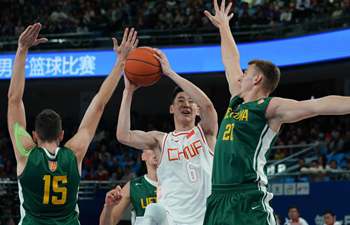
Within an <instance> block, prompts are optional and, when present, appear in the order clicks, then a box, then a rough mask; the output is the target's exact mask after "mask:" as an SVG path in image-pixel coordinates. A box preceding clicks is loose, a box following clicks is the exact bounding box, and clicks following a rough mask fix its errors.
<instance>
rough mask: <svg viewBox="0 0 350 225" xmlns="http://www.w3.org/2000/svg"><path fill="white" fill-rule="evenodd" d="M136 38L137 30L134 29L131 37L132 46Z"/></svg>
mask: <svg viewBox="0 0 350 225" xmlns="http://www.w3.org/2000/svg"><path fill="white" fill-rule="evenodd" d="M136 39H137V31H136V30H135V32H134V34H133V35H132V39H131V44H132V46H134V44H135V41H136Z"/></svg>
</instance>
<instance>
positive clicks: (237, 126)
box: [212, 96, 277, 188]
mask: <svg viewBox="0 0 350 225" xmlns="http://www.w3.org/2000/svg"><path fill="white" fill-rule="evenodd" d="M270 100H271V98H265V99H260V100H256V101H252V102H247V103H243V99H242V98H240V97H239V96H236V97H234V98H232V99H231V101H230V104H229V107H228V109H227V111H226V114H225V117H224V119H223V120H222V122H221V125H220V130H219V135H218V139H217V142H216V146H215V156H214V164H213V175H212V183H213V188H215V187H218V188H219V187H220V186H222V185H237V184H243V183H252V182H259V183H261V184H265V185H266V184H267V176H266V168H265V167H266V160H267V157H268V154H269V150H270V147H271V146H272V145H273V143H274V141H275V139H276V137H277V134H276V133H275V132H274V131H272V130H271V129H270V128H269V126H268V121H267V119H266V118H265V111H266V108H267V106H268V104H269V102H270Z"/></svg>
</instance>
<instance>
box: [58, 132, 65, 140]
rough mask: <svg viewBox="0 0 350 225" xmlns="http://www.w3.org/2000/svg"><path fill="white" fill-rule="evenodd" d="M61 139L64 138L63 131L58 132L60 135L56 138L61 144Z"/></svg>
mask: <svg viewBox="0 0 350 225" xmlns="http://www.w3.org/2000/svg"><path fill="white" fill-rule="evenodd" d="M63 138H64V130H61V132H60V134H59V136H58V139H59V141H60V142H61V141H62V140H63Z"/></svg>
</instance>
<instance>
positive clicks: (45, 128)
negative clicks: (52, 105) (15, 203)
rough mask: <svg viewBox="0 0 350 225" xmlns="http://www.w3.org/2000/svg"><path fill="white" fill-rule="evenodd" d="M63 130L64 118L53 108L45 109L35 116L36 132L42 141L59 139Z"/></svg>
mask: <svg viewBox="0 0 350 225" xmlns="http://www.w3.org/2000/svg"><path fill="white" fill-rule="evenodd" d="M61 131H62V119H61V116H60V115H58V113H56V112H55V111H53V110H52V109H44V110H43V111H41V112H40V113H39V114H38V115H37V116H36V118H35V132H36V133H37V134H38V138H39V139H40V140H42V141H47V142H51V141H55V140H57V138H58V136H59V134H60V132H61Z"/></svg>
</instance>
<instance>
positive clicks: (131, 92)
mask: <svg viewBox="0 0 350 225" xmlns="http://www.w3.org/2000/svg"><path fill="white" fill-rule="evenodd" d="M134 92H135V90H133V89H129V88H125V89H124V92H123V93H124V95H127V96H130V95H133V94H134Z"/></svg>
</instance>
